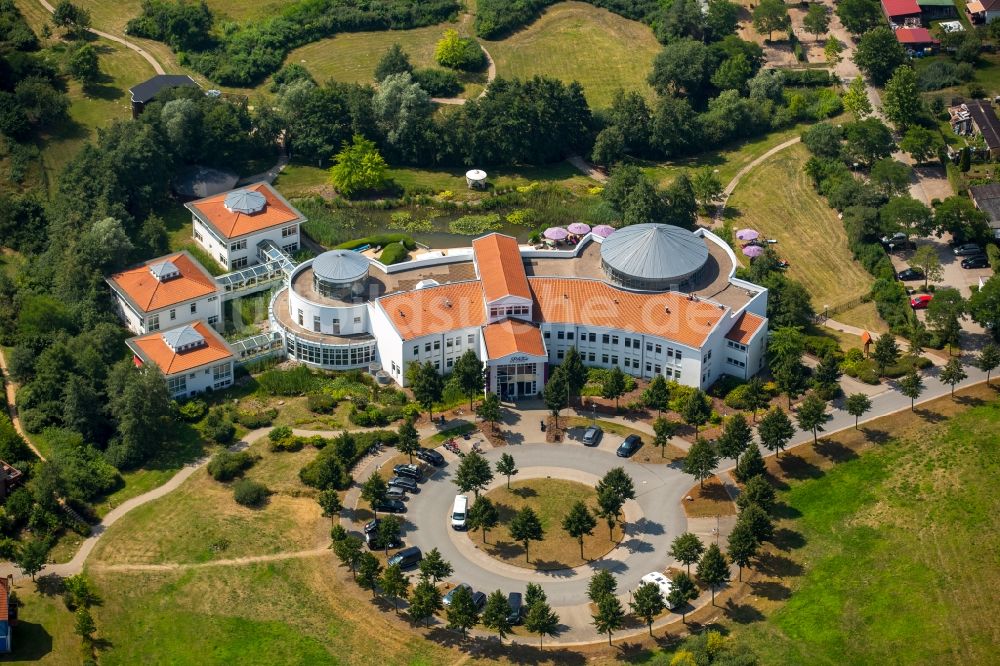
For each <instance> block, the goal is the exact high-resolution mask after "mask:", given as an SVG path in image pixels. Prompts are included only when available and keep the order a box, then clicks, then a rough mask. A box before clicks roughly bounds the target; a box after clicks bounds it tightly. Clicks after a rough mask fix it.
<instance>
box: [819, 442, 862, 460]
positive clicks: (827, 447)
mask: <svg viewBox="0 0 1000 666" xmlns="http://www.w3.org/2000/svg"><path fill="white" fill-rule="evenodd" d="M813 449H815V450H816V453H818V454H820V455H821V456H823V457H824V458H826V459H827V460H830V461H832V462H838V463H840V462H846V461H848V460H854V459H855V458H857V457H858V454H857V453H855V452H854V451H852V450H851V449H849V448H848V447H846V446H844V445H843V444H841V443H840V442H837V441H834V440H830V439H821V440H819V442H818V443H816V445H814V446H813Z"/></svg>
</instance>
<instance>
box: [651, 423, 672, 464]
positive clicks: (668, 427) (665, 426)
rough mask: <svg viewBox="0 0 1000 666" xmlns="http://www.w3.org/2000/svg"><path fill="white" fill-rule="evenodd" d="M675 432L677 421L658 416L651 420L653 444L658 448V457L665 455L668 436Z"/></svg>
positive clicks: (668, 440)
mask: <svg viewBox="0 0 1000 666" xmlns="http://www.w3.org/2000/svg"><path fill="white" fill-rule="evenodd" d="M676 432H677V423H676V422H674V421H671V420H669V419H666V418H663V417H662V416H660V417H658V418H657V419H656V420H655V421H653V433H654V434H653V445H654V446H658V447H659V448H660V457H661V458H664V457H666V455H667V445H669V444H670V438H671V437H673V436H674V434H675V433H676Z"/></svg>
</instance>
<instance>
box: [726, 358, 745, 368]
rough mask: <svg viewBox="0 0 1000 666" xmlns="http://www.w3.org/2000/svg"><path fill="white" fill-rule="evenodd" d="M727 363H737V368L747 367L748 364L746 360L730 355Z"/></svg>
mask: <svg viewBox="0 0 1000 666" xmlns="http://www.w3.org/2000/svg"><path fill="white" fill-rule="evenodd" d="M726 363H728V364H729V365H735V366H736V367H737V368H745V367H747V364H746V362H745V361H738V360H736V359H735V358H732V357H729V358H727V359H726Z"/></svg>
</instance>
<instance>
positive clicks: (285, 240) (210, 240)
mask: <svg viewBox="0 0 1000 666" xmlns="http://www.w3.org/2000/svg"><path fill="white" fill-rule="evenodd" d="M191 229H192V231H191V236H192V238H194V240H195V242H196V243H198V245H200V246H201V247H203V248H204V249H205V251H207V252H208V253H209V254H210V255H211V256H212V258H213V259H215V260H216V261H217V262H218V263H219V265H220V266H222V267H223V268H225V269H226V270H227V271H235V270H239V269H241V268H246V267H247V266H253V265H254V264H259V263H261V258H260V256H259V255H258V253H257V245H258V244H260V243H261V242H262V241H265V240H269V241H271V242H273V243H274V244H275V245H277V246H278V247H280V248H281V249H283V250H284V251H285V252H286V253H287V254H294V253H295V252H297V251H298V249H299V247H300V238H299V233H300V230H299V223H298V222H292V223H289V224H286V225H282V226H280V227H271V228H269V229H264V230H262V231H257V232H255V233H251V234H246V235H245V236H237V237H236V238H228V239H227V238H225V237H224V236H223V235H222V234H220V233H218V232H217V231H215V229H213V228H212V227H211V226H210V225H208V224H206V223H204V222H202V221H201V220H199V219H198V218H197V216H192V224H191Z"/></svg>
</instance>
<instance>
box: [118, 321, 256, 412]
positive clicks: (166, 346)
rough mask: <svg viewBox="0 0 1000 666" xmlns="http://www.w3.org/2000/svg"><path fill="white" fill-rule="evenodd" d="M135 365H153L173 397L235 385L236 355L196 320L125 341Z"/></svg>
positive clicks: (216, 335)
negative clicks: (161, 375) (162, 377)
mask: <svg viewBox="0 0 1000 666" xmlns="http://www.w3.org/2000/svg"><path fill="white" fill-rule="evenodd" d="M125 343H126V344H127V345H128V347H129V349H131V350H132V353H133V355H134V358H133V360H134V362H135V364H136V365H139V366H142V365H145V364H146V363H152V364H154V365H155V366H156V367H157V368H159V370H160V372H161V373H163V376H164V378H165V379H166V380H167V389H168V391H169V393H170V396H171V397H173V398H187V397H190V396H194V395H197V394H198V393H203V392H204V391H218V390H221V389H225V388H228V387H230V386H232V384H233V373H234V365H235V360H236V354H235V353H234V352H233V350H232V348H231V347H230V346H229V344H228V343H227V342H226V341H225V340H223V339H222V337H221V336H220V335H219V334H218V333H217V332H216V331H215V330H214V329H213V328H212V327H211V326H209V325H208V324H206V323H205V322H203V321H196V322H193V323H190V324H184V325H183V326H179V327H177V328H172V329H170V330H166V331H156V332H153V333H147V334H146V335H140V336H136V337H134V338H130V339H128V340H126V341H125Z"/></svg>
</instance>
